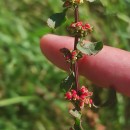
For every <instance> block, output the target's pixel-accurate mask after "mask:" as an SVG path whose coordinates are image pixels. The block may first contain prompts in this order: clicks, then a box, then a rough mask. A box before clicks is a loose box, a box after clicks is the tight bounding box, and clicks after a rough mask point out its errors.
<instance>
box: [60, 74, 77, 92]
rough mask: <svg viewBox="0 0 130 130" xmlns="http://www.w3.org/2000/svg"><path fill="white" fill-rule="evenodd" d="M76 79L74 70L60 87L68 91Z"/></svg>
mask: <svg viewBox="0 0 130 130" xmlns="http://www.w3.org/2000/svg"><path fill="white" fill-rule="evenodd" d="M74 79H75V78H74V73H73V72H72V73H71V74H70V75H69V76H67V77H66V78H65V79H64V80H63V81H62V82H61V84H60V88H62V89H63V90H65V91H68V90H69V89H70V88H71V87H72V85H73V82H74Z"/></svg>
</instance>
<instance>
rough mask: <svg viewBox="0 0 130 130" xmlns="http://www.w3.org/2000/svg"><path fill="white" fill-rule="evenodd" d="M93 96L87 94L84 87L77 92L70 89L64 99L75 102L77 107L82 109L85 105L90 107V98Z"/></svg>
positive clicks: (89, 93)
mask: <svg viewBox="0 0 130 130" xmlns="http://www.w3.org/2000/svg"><path fill="white" fill-rule="evenodd" d="M92 95H93V93H92V92H89V91H88V89H87V88H86V87H85V86H82V87H81V88H80V89H79V90H78V91H76V90H74V89H72V90H71V91H68V92H67V93H66V94H65V98H66V99H67V100H71V101H76V102H78V104H79V107H80V108H81V109H82V108H84V106H85V104H86V105H89V106H90V107H91V105H92V104H93V101H92V99H91V98H90V97H91V96H92Z"/></svg>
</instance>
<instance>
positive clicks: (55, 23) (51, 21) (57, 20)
mask: <svg viewBox="0 0 130 130" xmlns="http://www.w3.org/2000/svg"><path fill="white" fill-rule="evenodd" d="M66 11H67V10H64V11H63V12H61V13H55V14H53V15H51V16H50V18H48V20H47V24H48V26H49V27H50V28H52V29H56V28H57V27H59V26H61V25H62V24H63V23H64V22H65V21H66Z"/></svg>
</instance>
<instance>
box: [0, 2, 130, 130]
mask: <svg viewBox="0 0 130 130" xmlns="http://www.w3.org/2000/svg"><path fill="white" fill-rule="evenodd" d="M61 10H62V1H61V0H42V1H41V0H33V1H32V0H21V1H18V0H1V1H0V130H67V129H68V128H69V126H70V125H71V124H73V120H72V119H71V117H70V116H69V114H68V107H70V106H71V105H70V104H69V103H68V102H66V101H65V100H64V98H63V95H62V93H61V92H60V89H59V83H60V81H61V80H62V79H63V78H64V77H65V76H66V74H65V73H64V72H63V71H61V70H60V69H58V68H56V67H55V66H54V65H52V64H51V63H50V62H49V61H48V60H47V59H46V58H45V57H44V56H43V55H42V53H41V51H40V47H39V39H40V37H42V36H43V35H45V34H47V33H51V30H50V29H49V28H48V27H47V25H46V20H47V18H48V17H49V16H50V15H51V14H52V13H54V12H60V11H61ZM80 14H81V16H80V19H82V20H84V21H88V22H89V23H91V24H92V25H93V26H94V27H95V31H94V33H93V36H92V37H90V39H92V40H96V41H97V40H102V41H103V42H104V43H105V44H106V45H110V46H113V47H118V48H122V49H124V50H127V51H130V0H105V1H104V0H100V1H99V0H96V2H94V3H91V4H90V3H87V2H86V4H85V5H82V6H81V7H80ZM71 16H73V14H72V13H71V11H70V12H69V13H68V17H69V21H72V20H73V19H72V18H70V17H71ZM67 24H68V23H66V24H64V25H63V26H62V27H61V28H59V29H57V31H56V32H55V33H56V34H59V35H68V34H67V33H66V31H64V27H65V26H66V25H67ZM119 60H121V59H119ZM81 82H82V83H84V84H89V85H90V86H91V88H90V89H92V90H93V91H94V92H95V93H96V94H95V95H96V100H98V101H100V100H101V99H103V100H104V99H105V98H106V97H107V96H108V98H110V99H111V94H112V93H111V91H109V90H104V89H101V88H100V89H99V88H97V87H95V85H94V84H92V83H91V82H89V81H88V82H87V83H86V79H84V78H81ZM108 92H110V94H109V93H108ZM116 96H117V102H116V103H114V104H113V105H111V106H107V107H105V108H101V109H97V110H87V111H86V110H85V111H84V119H83V120H84V127H85V130H129V128H130V111H129V108H130V102H129V98H128V97H125V96H123V95H121V94H119V93H117V94H116ZM112 101H113V99H111V102H112Z"/></svg>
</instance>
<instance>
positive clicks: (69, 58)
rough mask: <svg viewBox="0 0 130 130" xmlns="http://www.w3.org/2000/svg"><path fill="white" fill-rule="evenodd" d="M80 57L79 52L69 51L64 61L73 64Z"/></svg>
mask: <svg viewBox="0 0 130 130" xmlns="http://www.w3.org/2000/svg"><path fill="white" fill-rule="evenodd" d="M81 57H82V54H81V52H79V51H77V50H73V51H70V53H68V54H66V55H65V60H66V61H67V62H72V63H75V61H76V60H78V59H79V58H81Z"/></svg>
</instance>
